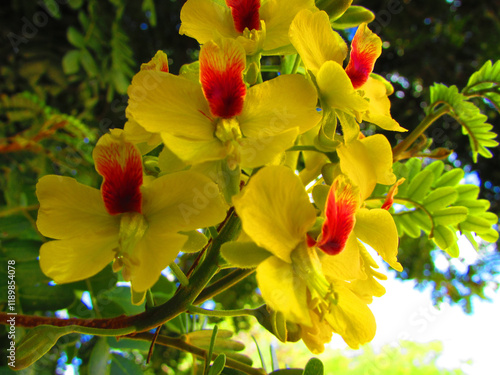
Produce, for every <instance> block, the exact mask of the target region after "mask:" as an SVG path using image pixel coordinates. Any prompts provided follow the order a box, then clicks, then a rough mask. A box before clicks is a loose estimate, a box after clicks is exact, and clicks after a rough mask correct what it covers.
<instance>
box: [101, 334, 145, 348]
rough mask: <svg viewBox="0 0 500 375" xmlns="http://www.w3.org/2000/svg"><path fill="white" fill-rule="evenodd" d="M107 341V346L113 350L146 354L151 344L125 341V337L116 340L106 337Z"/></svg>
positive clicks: (130, 340)
mask: <svg viewBox="0 0 500 375" xmlns="http://www.w3.org/2000/svg"><path fill="white" fill-rule="evenodd" d="M106 339H107V341H108V345H109V346H110V347H111V348H114V349H121V350H132V349H134V350H139V351H141V352H147V351H148V350H149V347H150V346H151V343H150V342H148V341H140V340H132V339H127V338H126V337H120V339H119V340H118V339H117V338H116V337H113V336H108V337H106Z"/></svg>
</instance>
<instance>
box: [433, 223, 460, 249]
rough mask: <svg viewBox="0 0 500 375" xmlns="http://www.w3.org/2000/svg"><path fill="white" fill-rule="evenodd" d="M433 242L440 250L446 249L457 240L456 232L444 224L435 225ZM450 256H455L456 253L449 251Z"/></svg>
mask: <svg viewBox="0 0 500 375" xmlns="http://www.w3.org/2000/svg"><path fill="white" fill-rule="evenodd" d="M433 240H434V242H435V243H436V245H438V246H439V248H440V249H441V250H445V251H446V250H447V249H448V248H450V247H451V246H452V245H453V244H454V243H456V242H457V236H456V234H455V233H454V232H453V231H452V230H451V229H450V228H448V227H446V226H444V225H437V226H436V227H435V228H434V237H433ZM450 256H452V257H457V256H458V254H455V253H451V254H450Z"/></svg>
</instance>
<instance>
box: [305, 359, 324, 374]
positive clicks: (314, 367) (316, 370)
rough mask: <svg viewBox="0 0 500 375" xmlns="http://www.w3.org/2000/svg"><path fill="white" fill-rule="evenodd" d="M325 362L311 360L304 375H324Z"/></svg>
mask: <svg viewBox="0 0 500 375" xmlns="http://www.w3.org/2000/svg"><path fill="white" fill-rule="evenodd" d="M323 373H324V367H323V362H321V361H320V360H319V359H318V358H311V359H310V360H309V362H307V365H306V367H305V369H304V372H303V375H323Z"/></svg>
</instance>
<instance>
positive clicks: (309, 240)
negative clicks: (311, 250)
mask: <svg viewBox="0 0 500 375" xmlns="http://www.w3.org/2000/svg"><path fill="white" fill-rule="evenodd" d="M313 246H316V240H315V239H314V238H312V237H311V236H310V235H309V233H308V234H307V247H313Z"/></svg>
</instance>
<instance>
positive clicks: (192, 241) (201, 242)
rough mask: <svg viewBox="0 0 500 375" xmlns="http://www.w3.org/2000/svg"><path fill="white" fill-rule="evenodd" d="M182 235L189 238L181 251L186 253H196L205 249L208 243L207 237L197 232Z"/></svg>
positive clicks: (192, 231)
mask: <svg viewBox="0 0 500 375" xmlns="http://www.w3.org/2000/svg"><path fill="white" fill-rule="evenodd" d="M180 233H181V234H184V235H185V236H187V238H188V239H187V241H186V243H185V244H184V246H183V247H182V250H181V251H182V252H184V253H196V252H198V251H200V250H201V249H203V247H204V246H205V245H206V244H207V243H208V238H207V236H205V235H204V234H203V233H200V232H198V231H197V230H191V231H189V232H180Z"/></svg>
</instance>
